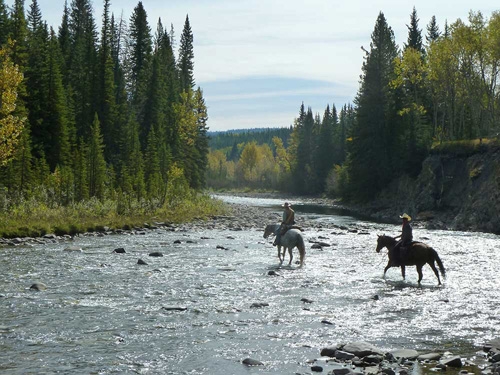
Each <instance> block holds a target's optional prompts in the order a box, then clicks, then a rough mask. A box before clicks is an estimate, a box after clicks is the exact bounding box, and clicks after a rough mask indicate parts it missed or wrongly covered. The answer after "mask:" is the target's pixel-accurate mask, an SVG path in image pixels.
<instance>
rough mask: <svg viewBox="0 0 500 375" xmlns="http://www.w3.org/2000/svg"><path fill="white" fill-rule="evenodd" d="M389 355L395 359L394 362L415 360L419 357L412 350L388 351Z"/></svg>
mask: <svg viewBox="0 0 500 375" xmlns="http://www.w3.org/2000/svg"><path fill="white" fill-rule="evenodd" d="M389 353H390V354H392V356H393V357H394V358H396V360H399V359H401V358H405V359H416V358H417V357H418V355H419V354H418V352H417V351H416V350H413V349H396V350H392V351H390V352H389Z"/></svg>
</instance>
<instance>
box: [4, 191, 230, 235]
mask: <svg viewBox="0 0 500 375" xmlns="http://www.w3.org/2000/svg"><path fill="white" fill-rule="evenodd" d="M226 211H227V207H226V206H225V205H224V204H223V203H222V202H220V201H217V200H215V199H212V198H210V197H209V196H208V195H204V194H190V195H189V197H186V198H184V199H182V200H177V201H175V202H166V203H164V204H162V205H159V204H158V203H155V202H149V201H148V202H146V201H143V202H138V201H124V200H123V199H122V200H118V199H116V200H111V199H108V200H105V201H99V200H88V201H84V202H79V203H74V204H71V205H68V206H62V205H54V204H53V205H51V206H47V205H46V204H44V203H41V202H39V201H36V200H34V199H32V200H27V201H23V202H22V203H18V204H16V205H13V206H10V207H9V209H8V210H6V211H3V212H0V237H4V238H13V237H39V236H43V235H45V234H47V233H55V234H57V235H64V234H76V233H84V232H93V231H102V230H103V229H104V228H106V227H107V228H109V229H111V230H112V229H128V228H133V227H142V226H144V224H145V223H149V224H152V223H155V222H165V223H182V222H189V221H192V220H194V219H203V218H206V217H209V216H212V215H220V214H225V213H226Z"/></svg>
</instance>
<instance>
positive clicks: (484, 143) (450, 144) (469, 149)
mask: <svg viewBox="0 0 500 375" xmlns="http://www.w3.org/2000/svg"><path fill="white" fill-rule="evenodd" d="M499 147H500V141H499V140H498V139H497V138H481V139H470V140H461V141H446V142H441V143H435V144H433V145H432V147H431V154H447V155H451V156H470V155H474V154H478V153H484V152H487V151H489V150H494V149H497V148H499Z"/></svg>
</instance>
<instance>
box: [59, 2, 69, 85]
mask: <svg viewBox="0 0 500 375" xmlns="http://www.w3.org/2000/svg"><path fill="white" fill-rule="evenodd" d="M57 38H58V40H59V45H60V47H61V54H62V56H63V61H64V64H63V66H62V70H61V72H62V74H63V78H64V84H65V85H66V86H67V85H68V84H69V82H68V78H69V77H68V71H69V68H70V67H69V64H70V61H71V59H70V54H71V39H70V31H69V8H68V1H67V0H65V1H64V10H63V16H62V20H61V25H60V26H59V31H58V34H57Z"/></svg>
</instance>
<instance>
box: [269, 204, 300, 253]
mask: <svg viewBox="0 0 500 375" xmlns="http://www.w3.org/2000/svg"><path fill="white" fill-rule="evenodd" d="M282 207H284V210H283V220H282V221H281V226H280V229H279V230H278V233H276V239H275V240H274V243H273V245H274V246H281V243H280V241H281V236H282V235H284V234H285V233H286V231H287V230H288V229H290V228H291V227H292V225H293V224H295V211H294V210H292V205H291V204H290V203H288V202H285V203H284V204H283V206H282Z"/></svg>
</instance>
